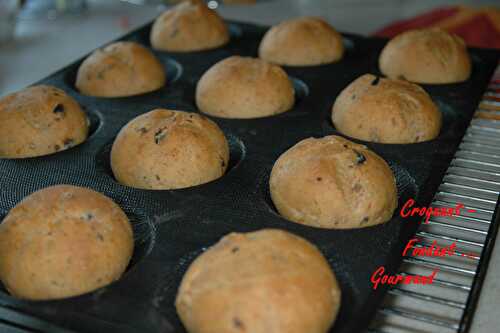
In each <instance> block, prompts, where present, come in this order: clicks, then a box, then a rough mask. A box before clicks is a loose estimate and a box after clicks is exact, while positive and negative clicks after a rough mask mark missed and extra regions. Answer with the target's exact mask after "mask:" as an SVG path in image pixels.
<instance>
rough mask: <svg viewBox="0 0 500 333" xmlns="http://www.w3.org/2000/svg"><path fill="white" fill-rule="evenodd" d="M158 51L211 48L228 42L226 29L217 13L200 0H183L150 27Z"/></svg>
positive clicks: (188, 50) (152, 40)
mask: <svg viewBox="0 0 500 333" xmlns="http://www.w3.org/2000/svg"><path fill="white" fill-rule="evenodd" d="M150 39H151V45H152V46H153V47H154V48H155V49H158V50H164V51H177V52H190V51H201V50H208V49H213V48H216V47H219V46H222V45H224V44H226V43H227V42H228V41H229V31H228V29H227V26H226V24H225V23H224V21H223V20H222V19H221V18H220V17H219V15H218V14H217V12H215V11H214V10H212V9H209V8H208V7H207V5H206V4H205V3H204V2H203V1H195V0H191V1H185V2H182V3H180V4H178V5H176V6H175V7H173V8H171V9H169V10H167V11H165V12H164V13H163V14H161V15H160V16H159V17H158V18H157V19H156V21H155V22H154V24H153V27H152V28H151V35H150Z"/></svg>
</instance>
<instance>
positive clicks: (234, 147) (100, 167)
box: [95, 133, 246, 190]
mask: <svg viewBox="0 0 500 333" xmlns="http://www.w3.org/2000/svg"><path fill="white" fill-rule="evenodd" d="M225 135H226V140H227V143H228V145H229V162H228V166H227V169H226V172H225V173H224V175H223V176H222V177H221V178H224V177H226V176H227V174H228V173H229V172H231V171H232V170H233V169H235V168H237V166H238V165H239V164H240V163H241V162H242V161H243V159H244V158H245V154H246V148H245V144H244V143H243V141H241V140H240V139H239V138H238V137H237V136H235V135H233V134H231V133H229V134H228V133H225ZM113 142H114V139H113V140H112V141H110V142H108V143H107V144H105V145H104V146H103V147H102V148H101V150H100V151H99V152H98V153H97V156H96V159H95V161H96V170H97V172H99V173H103V174H105V175H106V176H107V178H108V179H111V180H112V181H113V182H114V183H115V184H118V185H120V186H126V185H123V184H120V183H119V182H118V181H117V180H116V179H115V177H114V175H113V170H112V169H111V149H112V147H113ZM221 178H218V179H214V180H213V181H211V182H208V183H205V184H200V185H196V186H192V187H188V188H194V187H199V186H204V185H206V184H210V183H212V182H216V181H219V180H220V179H221ZM126 187H127V186H126ZM138 190H140V189H138ZM180 190H182V189H180Z"/></svg>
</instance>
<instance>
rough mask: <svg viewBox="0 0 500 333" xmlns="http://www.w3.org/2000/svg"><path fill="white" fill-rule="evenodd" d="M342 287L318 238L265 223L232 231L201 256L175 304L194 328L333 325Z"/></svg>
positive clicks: (300, 330)
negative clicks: (318, 245) (260, 227)
mask: <svg viewBox="0 0 500 333" xmlns="http://www.w3.org/2000/svg"><path fill="white" fill-rule="evenodd" d="M340 295H341V292H340V289H339V286H338V283H337V280H336V279H335V276H334V274H333V273H332V271H331V269H330V267H329V265H328V262H327V261H326V259H325V258H324V257H323V255H322V254H321V252H320V251H319V250H318V249H317V248H316V247H315V246H314V245H312V244H311V243H309V242H308V241H306V240H305V239H303V238H300V237H298V236H295V235H293V234H291V233H288V232H285V231H281V230H274V229H264V230H260V231H256V232H250V233H246V234H240V233H231V234H229V235H227V236H225V237H224V238H222V239H221V240H220V241H219V242H218V243H217V244H215V245H214V246H213V247H211V248H209V249H208V250H207V251H205V252H204V253H203V254H202V255H200V256H199V257H198V258H196V260H195V261H194V262H193V263H192V264H191V266H190V267H189V269H188V270H187V272H186V274H185V275H184V278H183V279H182V283H181V285H180V287H179V291H178V293H177V299H176V303H175V305H176V308H177V313H178V314H179V317H180V318H181V320H182V322H183V323H184V326H185V327H186V329H187V331H188V332H192V333H193V332H196V333H211V332H217V333H233V332H252V333H269V332H286V333H305V332H307V333H326V332H327V331H328V330H329V328H330V327H331V326H332V324H333V322H334V321H335V318H336V316H337V313H338V310H339V307H340V297H341V296H340Z"/></svg>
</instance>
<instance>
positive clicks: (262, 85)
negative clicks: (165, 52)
mask: <svg viewBox="0 0 500 333" xmlns="http://www.w3.org/2000/svg"><path fill="white" fill-rule="evenodd" d="M294 102H295V91H294V89H293V84H292V82H291V80H290V79H289V78H288V75H287V74H286V72H285V71H284V70H283V69H281V68H280V67H279V66H277V65H273V64H270V63H268V62H266V61H264V60H261V59H256V58H250V57H240V56H232V57H229V58H226V59H224V60H222V61H219V62H218V63H216V64H215V65H213V66H212V67H211V68H210V69H209V70H208V71H206V72H205V73H204V74H203V76H202V77H201V79H200V80H199V81H198V85H197V86H196V104H197V105H198V108H199V109H200V110H201V111H202V112H204V113H207V114H210V115H212V116H216V117H222V118H260V117H268V116H272V115H276V114H279V113H283V112H286V111H288V110H290V109H291V108H292V106H293V104H294Z"/></svg>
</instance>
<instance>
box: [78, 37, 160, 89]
mask: <svg viewBox="0 0 500 333" xmlns="http://www.w3.org/2000/svg"><path fill="white" fill-rule="evenodd" d="M165 81H166V74H165V69H164V68H163V65H162V64H161V63H160V61H159V60H158V59H156V57H155V55H154V54H153V53H152V52H151V51H150V50H148V49H147V48H145V47H144V46H142V45H140V44H138V43H135V42H115V43H113V44H110V45H108V46H106V47H104V48H102V49H98V50H96V51H94V52H93V53H92V54H91V55H90V56H88V57H87V58H86V59H85V60H84V61H83V63H82V64H81V65H80V68H78V73H77V77H76V84H75V85H76V88H77V89H78V90H79V91H80V92H81V93H82V94H84V95H89V96H96V97H125V96H134V95H140V94H145V93H148V92H151V91H154V90H157V89H160V88H161V87H163V86H164V85H165Z"/></svg>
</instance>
